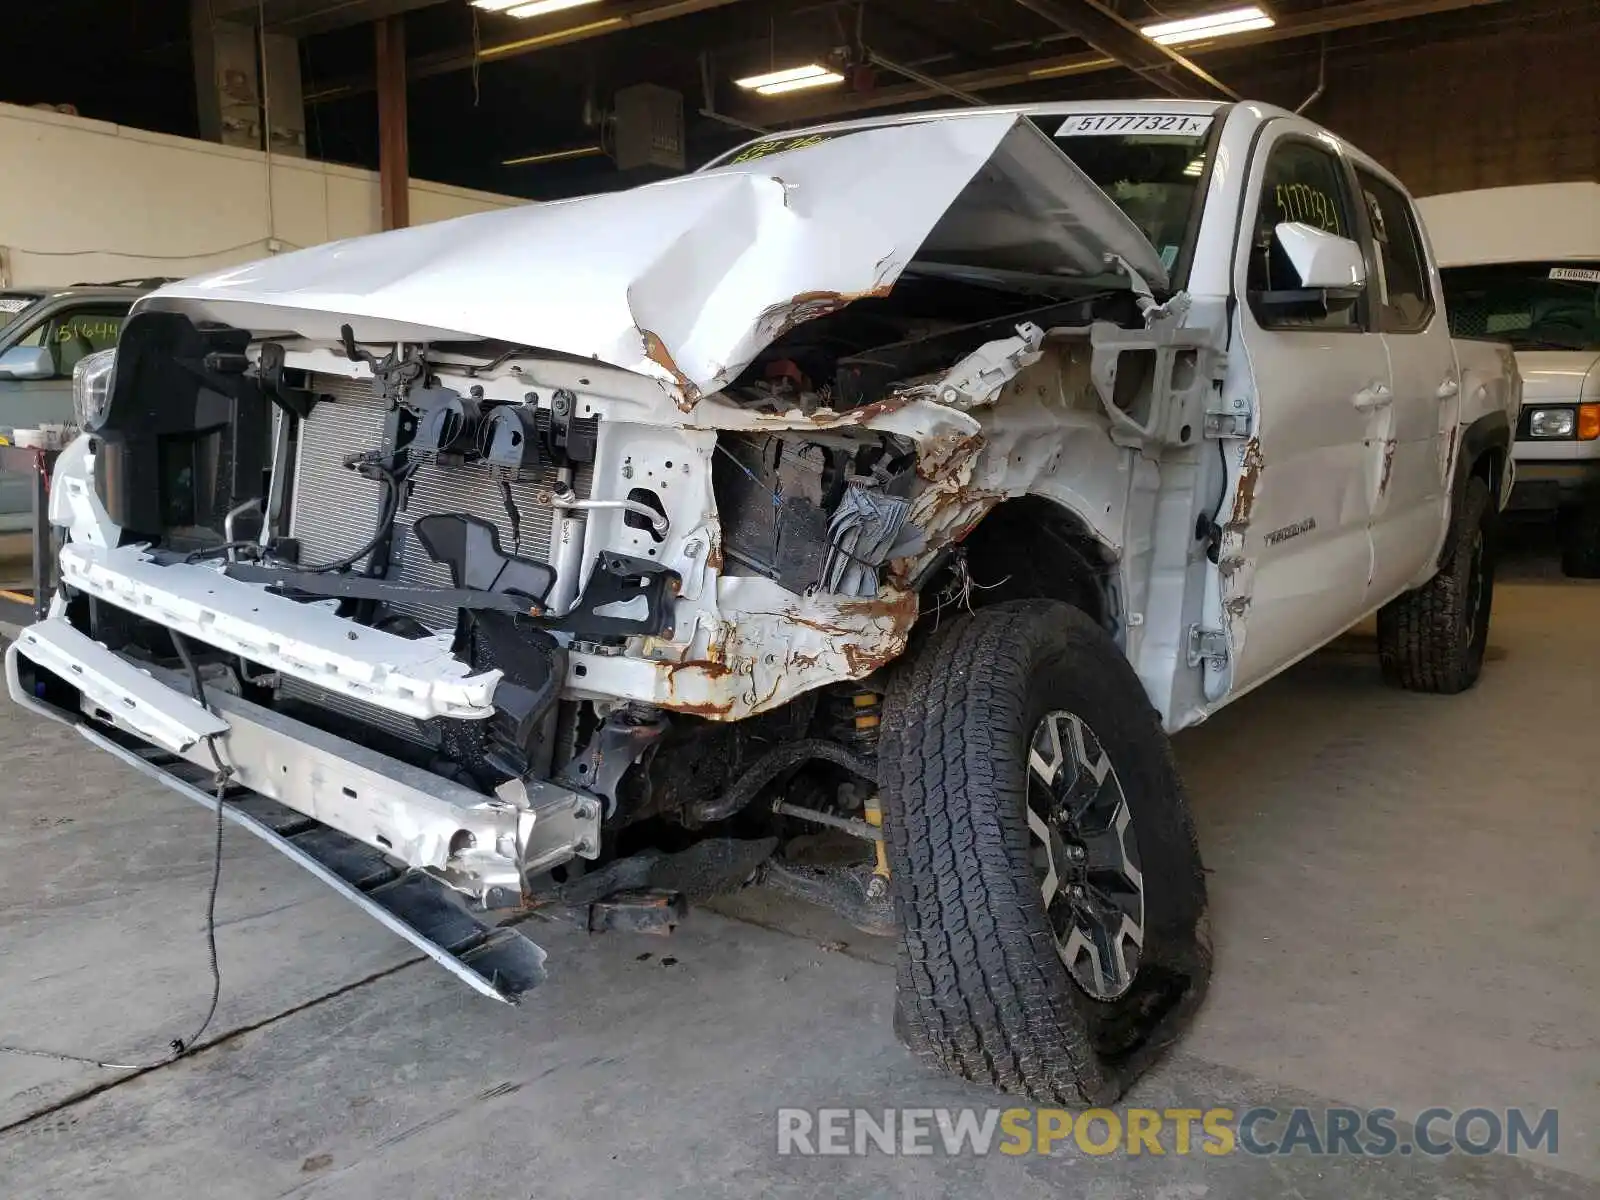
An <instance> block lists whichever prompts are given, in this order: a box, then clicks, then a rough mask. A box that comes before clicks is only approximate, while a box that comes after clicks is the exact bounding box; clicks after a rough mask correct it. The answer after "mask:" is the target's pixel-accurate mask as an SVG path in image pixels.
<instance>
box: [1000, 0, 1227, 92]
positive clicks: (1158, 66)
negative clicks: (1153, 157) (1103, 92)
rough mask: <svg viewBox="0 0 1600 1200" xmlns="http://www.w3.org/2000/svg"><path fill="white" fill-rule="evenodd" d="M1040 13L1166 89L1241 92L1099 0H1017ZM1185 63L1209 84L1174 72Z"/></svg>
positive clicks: (1189, 69)
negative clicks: (1202, 86)
mask: <svg viewBox="0 0 1600 1200" xmlns="http://www.w3.org/2000/svg"><path fill="white" fill-rule="evenodd" d="M1017 3H1018V4H1020V5H1022V7H1023V8H1025V9H1027V10H1028V11H1029V12H1031V13H1033V14H1035V15H1036V16H1040V17H1043V18H1044V19H1045V20H1046V21H1048V22H1050V24H1052V25H1054V26H1055V27H1056V28H1057V29H1059V30H1061V31H1062V32H1063V33H1070V34H1072V35H1073V36H1074V37H1079V38H1082V39H1083V40H1084V41H1086V42H1088V43H1089V45H1090V46H1092V47H1094V49H1096V50H1098V51H1099V52H1100V53H1101V54H1103V55H1107V56H1108V57H1110V58H1114V59H1116V60H1117V62H1119V63H1121V64H1122V65H1123V66H1124V67H1127V68H1128V70H1130V71H1132V72H1133V73H1134V74H1135V75H1138V76H1139V77H1140V78H1141V79H1146V80H1148V81H1149V82H1151V83H1153V84H1155V85H1156V86H1157V87H1159V88H1161V89H1162V90H1163V91H1166V92H1171V93H1172V94H1173V95H1174V96H1180V97H1183V98H1184V99H1196V98H1200V97H1203V96H1207V95H1209V94H1210V91H1211V90H1215V91H1217V92H1221V93H1222V94H1223V95H1225V96H1228V97H1230V98H1231V99H1234V100H1237V99H1238V98H1239V96H1238V93H1237V92H1234V91H1233V90H1232V89H1231V88H1227V87H1224V86H1223V85H1222V84H1221V83H1219V82H1218V81H1217V80H1216V79H1214V78H1213V77H1212V76H1210V75H1208V74H1206V72H1205V71H1204V70H1202V69H1201V68H1200V67H1197V66H1196V65H1195V64H1194V63H1192V62H1190V61H1189V60H1188V59H1187V58H1185V57H1184V56H1183V55H1181V54H1179V53H1178V52H1177V51H1175V50H1173V49H1172V48H1171V47H1170V46H1162V45H1158V44H1157V43H1155V42H1152V41H1151V40H1150V39H1149V38H1147V37H1145V36H1144V34H1142V33H1140V32H1139V28H1138V26H1136V25H1132V24H1130V23H1129V22H1127V21H1125V20H1123V19H1122V18H1121V17H1119V16H1118V15H1117V14H1116V13H1114V12H1113V11H1111V9H1109V8H1107V7H1105V6H1104V5H1103V4H1101V3H1100V2H1099V0H1067V3H1057V2H1056V0H1017ZM1174 66H1177V67H1182V68H1183V69H1184V70H1185V71H1187V72H1189V73H1190V74H1191V75H1193V76H1194V77H1195V78H1196V79H1198V80H1200V81H1201V82H1202V83H1203V84H1205V88H1206V89H1208V90H1201V89H1196V88H1195V87H1194V86H1193V84H1192V82H1191V81H1190V80H1186V79H1184V78H1182V77H1181V76H1174V75H1173V73H1172V68H1173V67H1174Z"/></svg>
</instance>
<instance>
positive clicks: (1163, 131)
mask: <svg viewBox="0 0 1600 1200" xmlns="http://www.w3.org/2000/svg"><path fill="white" fill-rule="evenodd" d="M1210 128H1211V118H1210V117H1209V116H1206V115H1205V114H1203V113H1073V114H1072V115H1071V116H1070V117H1068V118H1067V119H1066V121H1065V122H1064V123H1063V124H1062V126H1061V128H1060V129H1058V130H1056V136H1057V137H1117V136H1122V135H1126V134H1130V133H1139V134H1145V135H1147V136H1148V135H1151V134H1155V135H1165V136H1167V137H1201V136H1203V135H1204V134H1205V132H1206V130H1208V129H1210Z"/></svg>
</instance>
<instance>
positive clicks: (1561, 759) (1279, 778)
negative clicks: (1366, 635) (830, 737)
mask: <svg viewBox="0 0 1600 1200" xmlns="http://www.w3.org/2000/svg"><path fill="white" fill-rule="evenodd" d="M1521 574H1522V576H1523V578H1522V580H1521V581H1520V582H1518V583H1515V584H1511V585H1507V586H1505V587H1504V588H1503V590H1502V591H1501V592H1500V594H1499V595H1498V597H1497V604H1496V611H1495V623H1494V632H1493V636H1492V645H1491V655H1490V662H1489V664H1488V666H1487V668H1486V671H1485V677H1484V680H1483V683H1482V685H1481V686H1480V687H1479V688H1478V690H1476V691H1475V692H1473V693H1470V694H1468V695H1466V696H1461V697H1455V698H1434V697H1422V696H1412V695H1406V694H1402V693H1398V692H1394V691H1389V690H1386V689H1385V688H1383V687H1382V686H1381V685H1380V683H1379V681H1378V679H1377V668H1376V662H1375V660H1374V656H1373V654H1372V652H1371V646H1370V643H1368V642H1363V640H1362V639H1361V637H1360V636H1359V635H1357V636H1356V637H1354V638H1353V639H1351V640H1349V641H1347V642H1346V643H1345V644H1344V645H1342V646H1341V647H1339V648H1336V649H1334V650H1331V651H1329V652H1326V653H1324V654H1321V655H1318V656H1317V657H1315V658H1314V659H1313V660H1311V661H1309V662H1307V663H1305V664H1303V665H1302V666H1300V667H1298V668H1296V669H1295V670H1294V671H1292V672H1291V673H1290V674H1289V675H1287V676H1286V677H1285V678H1283V679H1282V680H1280V681H1277V682H1275V683H1273V684H1270V685H1268V686H1267V687H1266V688H1264V689H1262V690H1260V691H1259V692H1257V693H1256V694H1254V695H1253V696H1250V697H1247V698H1246V699H1244V700H1243V701H1241V702H1240V703H1238V704H1237V705H1235V706H1233V707H1231V708H1230V709H1228V710H1227V711H1226V712H1224V713H1223V714H1221V715H1219V716H1218V718H1217V719H1215V720H1214V721H1212V722H1211V723H1209V724H1208V725H1206V726H1205V727H1203V728H1201V729H1198V730H1194V731H1191V732H1190V733H1187V734H1185V735H1183V736H1181V737H1180V738H1179V739H1178V751H1179V757H1180V758H1181V760H1182V762H1183V766H1184V769H1185V772H1186V775H1187V778H1188V780H1189V783H1190V786H1191V791H1192V795H1193V798H1194V803H1195V806H1196V809H1197V813H1198V818H1199V822H1200V826H1201V839H1202V847H1203V849H1204V852H1205V855H1206V861H1207V865H1208V867H1209V868H1210V870H1211V876H1210V878H1211V887H1212V893H1211V894H1212V903H1213V913H1214V929H1215V937H1216V942H1217V974H1216V980H1215V983H1214V985H1213V988H1212V993H1211V997H1210V1000H1209V1001H1208V1003H1207V1005H1206V1007H1205V1009H1204V1011H1203V1013H1202V1015H1201V1017H1200V1020H1199V1022H1198V1024H1197V1025H1196V1027H1195V1029H1194V1030H1193V1031H1192V1032H1191V1034H1190V1035H1189V1036H1188V1037H1187V1038H1186V1039H1185V1040H1184V1041H1183V1042H1182V1043H1181V1045H1180V1046H1179V1048H1178V1050H1177V1051H1176V1052H1175V1053H1173V1054H1172V1055H1170V1056H1169V1058H1168V1059H1167V1060H1166V1061H1165V1062H1164V1063H1162V1064H1161V1065H1160V1066H1159V1068H1158V1069H1157V1070H1156V1071H1155V1072H1153V1073H1152V1074H1151V1075H1150V1076H1149V1077H1148V1078H1147V1079H1146V1080H1144V1081H1143V1082H1142V1083H1141V1084H1140V1085H1139V1086H1138V1087H1137V1088H1136V1089H1135V1091H1134V1093H1133V1094H1132V1095H1131V1096H1130V1097H1129V1098H1128V1101H1127V1103H1130V1104H1136V1105H1140V1106H1149V1107H1169V1106H1186V1107H1198V1108H1205V1107H1211V1106H1216V1105H1224V1106H1229V1107H1233V1108H1235V1109H1236V1110H1240V1111H1242V1110H1243V1109H1246V1108H1249V1107H1251V1106H1253V1105H1271V1106H1276V1107H1278V1108H1280V1109H1281V1108H1287V1107H1289V1106H1291V1105H1294V1104H1307V1105H1313V1106H1325V1105H1330V1104H1352V1105H1355V1106H1358V1107H1362V1108H1370V1107H1375V1106H1388V1107H1391V1108H1394V1109H1396V1110H1398V1111H1399V1113H1400V1114H1402V1116H1404V1115H1405V1114H1407V1113H1416V1112H1418V1111H1420V1110H1421V1109H1424V1108H1426V1107H1428V1106H1430V1105H1446V1106H1451V1107H1454V1108H1457V1109H1461V1108H1465V1107H1469V1106H1473V1105H1483V1106H1489V1107H1498V1108H1504V1107H1506V1106H1508V1105H1514V1104H1523V1105H1529V1106H1532V1107H1534V1108H1535V1109H1542V1108H1546V1107H1555V1108H1558V1109H1559V1110H1560V1139H1561V1140H1560V1152H1559V1154H1558V1155H1557V1156H1556V1157H1554V1158H1544V1157H1541V1158H1539V1159H1537V1160H1535V1159H1529V1158H1526V1157H1524V1158H1520V1159H1514V1158H1510V1157H1505V1156H1498V1155H1492V1156H1488V1157H1482V1158H1470V1157H1466V1156H1462V1155H1459V1154H1457V1155H1454V1156H1451V1157H1449V1158H1447V1159H1443V1160H1436V1159H1425V1158H1422V1157H1415V1156H1414V1157H1391V1158H1386V1159H1381V1160H1380V1159H1371V1158H1366V1159H1361V1158H1322V1159H1312V1158H1304V1157H1293V1158H1285V1159H1261V1158H1252V1157H1250V1156H1246V1155H1234V1156H1231V1157H1224V1158H1209V1157H1205V1156H1195V1157H1177V1156H1175V1155H1168V1156H1166V1157H1163V1158H1154V1157H1150V1156H1143V1157H1135V1158H1128V1157H1123V1156H1117V1157H1110V1158H1090V1157H1087V1156H1085V1155H1083V1154H1082V1153H1080V1152H1079V1151H1078V1150H1077V1148H1076V1147H1072V1146H1070V1145H1067V1146H1063V1147H1059V1148H1058V1150H1057V1152H1056V1153H1055V1154H1054V1155H1053V1156H1051V1157H1048V1158H1039V1157H1030V1158H1021V1159H1007V1158H1000V1157H998V1156H996V1157H990V1158H984V1159H974V1158H964V1159H963V1158H948V1157H945V1156H943V1155H939V1156H936V1157H931V1158H911V1159H890V1158H885V1157H871V1158H864V1159H795V1158H780V1157H778V1156H777V1155H776V1153H775V1152H774V1145H775V1127H774V1117H773V1114H774V1110H775V1109H776V1108H778V1107H779V1106H788V1105H802V1106H804V1105H830V1106H864V1107H868V1108H881V1107H883V1106H886V1105H898V1106H911V1105H923V1106H941V1105H946V1106H954V1105H962V1104H977V1105H985V1104H988V1103H990V1098H989V1097H988V1096H987V1095H986V1094H985V1093H983V1092H980V1091H978V1090H977V1089H974V1088H970V1087H968V1086H966V1085H963V1084H957V1083H954V1082H951V1081H948V1080H940V1079H935V1078H930V1077H929V1076H927V1075H926V1074H924V1073H923V1072H922V1071H921V1070H920V1069H919V1068H918V1067H917V1066H916V1065H914V1064H913V1063H912V1062H910V1061H909V1060H908V1059H907V1057H906V1056H905V1054H904V1053H903V1052H902V1051H901V1050H900V1048H899V1047H898V1046H897V1045H896V1044H895V1042H894V1039H893V1037H892V1035H891V1032H890V1027H889V1015H890V999H891V993H892V971H891V969H890V967H889V966H888V965H887V964H888V963H889V962H890V954H889V951H890V947H889V946H888V945H887V944H885V943H882V942H875V941H872V940H870V939H863V938H861V937H859V936H858V935H856V934H854V933H853V932H851V931H848V930H845V929H843V928H842V927H840V926H837V925H835V924H834V923H833V922H832V921H831V920H830V919H828V918H826V917H824V916H821V915H817V914H811V913H800V914H796V913H792V912H788V911H786V910H785V909H784V908H783V907H782V906H780V905H776V904H773V903H772V902H771V900H770V898H764V897H762V896H760V895H750V894H747V895H746V896H744V897H742V898H740V899H739V900H738V901H737V902H736V903H734V904H732V905H731V906H729V907H730V911H732V912H734V913H736V914H737V916H738V919H735V918H734V917H730V916H728V915H720V914H717V913H709V912H700V913H697V914H696V915H695V916H694V918H693V919H692V920H691V922H690V923H689V924H688V925H687V926H686V927H685V928H684V929H683V930H682V931H680V933H679V934H678V935H676V936H675V937H674V938H672V939H670V940H660V939H653V938H650V939H647V938H640V937H627V936H616V935H613V936H607V937H603V938H597V939H593V940H586V939H585V938H584V937H583V936H582V935H579V934H577V933H574V932H572V931H570V930H567V929H565V928H562V927H557V926H552V927H549V928H547V929H544V930H541V931H538V932H537V933H536V935H535V936H536V937H537V938H538V940H539V941H540V942H541V943H542V944H543V945H544V946H545V947H546V949H548V950H549V951H550V955H551V965H552V967H553V972H552V979H551V981H550V983H549V984H548V985H546V986H545V987H543V988H541V989H540V990H538V991H537V992H536V993H534V994H533V995H532V996H531V997H530V998H529V1000H528V1001H527V1003H525V1004H524V1006H523V1007H522V1008H520V1009H516V1010H513V1009H507V1008H502V1007H499V1006H496V1005H493V1004H490V1003H488V1002H486V1001H483V1000H481V999H479V998H477V997H475V996H474V995H472V994H471V993H469V992H468V991H467V990H466V989H465V988H464V987H462V986H461V985H459V984H457V983H455V982H454V981H452V980H451V979H449V978H448V977H447V976H446V975H444V974H443V973H442V972H441V971H439V970H438V969H437V968H436V967H434V966H432V965H431V964H428V963H425V962H418V961H417V959H416V956H415V955H414V953H413V952H412V951H411V949H410V947H408V946H406V945H404V944H403V943H401V942H399V941H398V940H397V939H395V938H393V937H391V936H390V935H389V934H387V933H385V932H384V931H383V930H382V929H380V928H379V927H378V926H377V925H375V924H373V923H371V922H369V921H368V920H367V919H366V918H364V917H362V916H360V915H359V914H357V913H356V912H355V911H354V910H352V909H351V908H349V907H348V906H346V905H345V904H344V903H343V902H342V901H340V900H339V899H337V898H336V897H335V896H333V895H332V894H330V893H327V892H325V891H324V890H323V889H322V888H321V886H320V885H318V884H316V883H315V882H314V881H313V880H311V879H310V878H309V877H307V876H305V875H303V874H302V873H301V872H299V871H298V870H297V869H296V868H294V867H292V866H291V865H289V864H288V863H287V862H285V861H283V860H281V859H279V858H278V857H277V856H276V855H274V854H273V853H272V852H271V851H269V850H267V849H266V848H265V847H262V846H261V845H260V844H258V843H255V842H254V841H253V840H251V839H248V838H246V837H243V836H241V835H240V834H239V833H238V832H237V831H235V830H232V829H230V831H229V835H228V838H229V840H228V847H227V858H226V863H225V867H224V876H223V887H222V897H221V901H220V910H219V916H220V922H221V929H220V933H219V941H220V948H221V956H222V967H223V972H224V988H223V998H222V1007H221V1010H220V1013H219V1016H218V1020H217V1023H216V1024H215V1025H214V1026H213V1028H212V1030H211V1031H210V1033H209V1034H208V1037H207V1040H208V1042H209V1043H210V1044H209V1045H208V1046H207V1047H206V1048H204V1049H203V1050H202V1051H201V1052H199V1053H198V1054H196V1055H194V1056H193V1057H190V1058H188V1059H186V1060H184V1061H182V1062H180V1063H178V1064H176V1065H172V1066H168V1067H164V1068H161V1069H159V1070H155V1071H151V1072H148V1073H145V1074H142V1075H138V1076H137V1077H134V1078H125V1077H123V1076H121V1075H119V1074H117V1073H114V1072H106V1071H98V1070H94V1069H91V1068H77V1067H70V1066H64V1065H60V1064H56V1063H53V1062H47V1061H44V1060H38V1059H26V1058H16V1057H8V1056H3V1055H0V1196H7V1197H10V1196H17V1197H23V1196H27V1197H35V1196H71V1197H74V1198H75V1200H90V1198H93V1197H100V1196H107V1197H110V1196H128V1195H140V1196H143V1195H150V1196H161V1197H167V1198H170V1197H177V1196H190V1195H196V1196H201V1195H203V1196H206V1197H219V1198H220V1197H266V1196H283V1195H291V1194H293V1195H337V1196H340V1197H365V1196H385V1197H393V1196H445V1195H472V1196H476V1197H501V1196H530V1197H531V1196H541V1197H542V1196H550V1195H560V1196H567V1195H579V1194H584V1195H589V1196H593V1195H601V1196H606V1195H629V1196H680V1195H681V1196H685V1197H702V1196H708V1197H710V1196H746V1195H753V1194H766V1195H773V1196H826V1197H834V1196H838V1195H842V1194H851V1195H865V1196H878V1195H883V1196H933V1195H962V1196H980V1195H997V1196H1005V1197H1008V1198H1021V1197H1030V1196H1040V1197H1044V1196H1052V1197H1058V1196H1063V1195H1073V1196H1088V1197H1095V1198H1097V1200H1098V1198H1104V1200H1113V1198H1117V1197H1135V1196H1139V1197H1143V1196H1151V1197H1162V1198H1166V1200H1192V1198H1198V1197H1203V1196H1219V1197H1230V1198H1232V1197H1261V1198H1263V1200H1265V1198H1268V1197H1271V1198H1274V1200H1276V1198H1277V1197H1282V1196H1295V1197H1303V1198H1304V1200H1317V1198H1321V1197H1327V1198H1329V1200H1351V1198H1354V1197H1384V1198H1395V1197H1407V1198H1410V1197H1417V1198H1425V1200H1433V1198H1435V1197H1451V1198H1457V1197H1461V1198H1466V1197H1472V1198H1477V1197H1483V1198H1486V1200H1487V1198H1489V1197H1495V1198H1498V1197H1513V1196H1514V1197H1518V1198H1524V1197H1580V1196H1597V1195H1600V1140H1597V1139H1596V1136H1595V1130H1596V1129H1597V1128H1600V1027H1597V1026H1596V1023H1595V1014H1596V1012H1597V1005H1596V994H1597V993H1596V989H1597V985H1600V940H1597V939H1596V937H1595V936H1594V935H1595V919H1596V918H1595V913H1596V907H1597V906H1596V899H1597V895H1600V818H1597V810H1596V804H1597V803H1600V797H1597V795H1596V788H1595V781H1596V780H1597V779H1600V737H1597V736H1596V734H1595V724H1594V697H1595V694H1596V691H1595V682H1594V679H1595V676H1594V672H1595V671H1596V669H1597V668H1600V622H1596V620H1595V617H1596V614H1597V607H1596V605H1597V602H1600V589H1596V588H1595V587H1593V586H1586V585H1575V584H1568V583H1564V582H1561V581H1559V580H1555V579H1551V578H1548V577H1547V576H1548V575H1549V572H1548V571H1529V570H1527V569H1526V565H1525V566H1524V569H1523V570H1522V572H1521ZM0 753H3V754H4V756H5V758H4V761H5V780H4V782H3V783H0V798H3V804H4V806H5V816H4V818H3V819H0V996H3V997H4V1003H3V1006H0V1042H20V1043H26V1044H30V1045H35V1046H53V1047H59V1048H63V1049H72V1050H77V1051H90V1052H93V1053H100V1054H107V1055H122V1056H128V1057H129V1058H140V1057H143V1056H159V1055H160V1054H161V1052H162V1050H163V1048H164V1045H165V1042H166V1041H167V1040H168V1039H169V1038H171V1037H174V1036H179V1035H185V1034H187V1033H188V1032H190V1030H191V1028H192V1026H193V1024H194V1022H195V1021H196V1019H197V1015H198V1013H200V1012H201V1011H202V1010H203V1008H204V1004H205V999H206V988H207V980H206V974H205V962H204V949H203V944H202V941H201V934H200V929H201V925H200V922H201V912H202V905H203V901H204V895H205V886H206V882H207V876H208V869H209V855H210V845H209V839H210V836H211V827H210V823H209V819H208V815H207V814H205V813H204V812H202V811H201V810H199V809H197V808H195V807H193V806H191V805H189V804H188V803H187V802H185V801H183V800H181V799H178V798H176V797H173V796H171V795H170V794H168V793H166V792H164V791H163V790H161V789H160V788H158V787H155V786H153V785H151V784H148V783H147V782H145V781H143V780H142V779H141V778H139V777H137V776H134V775H132V774H130V773H128V772H126V771H124V770H123V769H122V768H121V767H119V766H117V765H115V764H113V763H112V762H110V761H109V760H107V759H105V758H103V757H101V756H99V755H97V754H95V753H94V752H92V751H91V750H89V749H88V748H87V747H85V746H83V745H82V743H81V742H80V741H79V740H78V739H77V738H76V737H75V736H73V735H72V734H70V733H69V732H68V731H66V730H64V729H61V728H59V727H53V726H51V725H48V724H46V723H42V722H36V721H33V720H31V719H28V718H25V717H23V716H22V715H20V714H18V713H17V712H16V711H15V710H13V709H11V708H9V707H7V708H5V709H4V710H3V711H0ZM63 780H71V782H70V783H69V784H66V785H64V784H63ZM669 960H670V961H669Z"/></svg>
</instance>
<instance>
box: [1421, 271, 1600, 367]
mask: <svg viewBox="0 0 1600 1200" xmlns="http://www.w3.org/2000/svg"><path fill="white" fill-rule="evenodd" d="M1439 274H1440V277H1441V278H1442V279H1443V280H1444V295H1445V303H1446V305H1447V306H1448V308H1449V312H1450V332H1451V334H1452V335H1454V336H1455V337H1464V338H1494V339H1495V340H1497V341H1504V342H1510V343H1511V346H1512V348H1513V349H1516V350H1596V351H1600V265H1597V264H1595V263H1576V262H1569V263H1563V262H1535V263H1509V264H1505V265H1500V266H1493V267H1451V268H1448V269H1446V270H1444V271H1441V272H1439Z"/></svg>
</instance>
